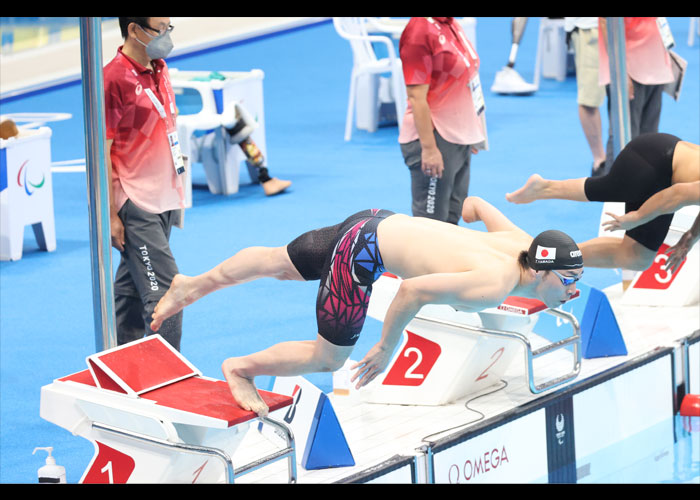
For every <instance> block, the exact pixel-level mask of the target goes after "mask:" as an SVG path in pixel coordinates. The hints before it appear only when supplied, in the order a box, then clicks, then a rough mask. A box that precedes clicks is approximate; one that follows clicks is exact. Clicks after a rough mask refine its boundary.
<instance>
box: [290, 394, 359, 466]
mask: <svg viewBox="0 0 700 500" xmlns="http://www.w3.org/2000/svg"><path fill="white" fill-rule="evenodd" d="M301 465H302V467H304V468H305V469H306V470H314V469H326V468H331V467H350V466H353V465H355V459H354V458H353V456H352V452H351V451H350V448H349V447H348V443H347V441H346V439H345V434H344V433H343V430H342V428H341V427H340V422H338V417H337V416H336V414H335V410H333V405H332V404H331V402H330V400H329V399H328V397H327V396H326V395H325V394H321V397H320V398H319V401H318V405H317V406H316V414H315V415H314V420H313V422H312V424H311V430H310V431H309V438H308V441H307V442H306V449H305V450H304V457H303V458H302V461H301Z"/></svg>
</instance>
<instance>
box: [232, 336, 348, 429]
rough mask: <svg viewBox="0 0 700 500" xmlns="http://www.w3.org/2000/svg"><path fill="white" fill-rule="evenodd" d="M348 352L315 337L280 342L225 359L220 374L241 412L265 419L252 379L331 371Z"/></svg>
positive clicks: (346, 357) (342, 347) (264, 409)
mask: <svg viewBox="0 0 700 500" xmlns="http://www.w3.org/2000/svg"><path fill="white" fill-rule="evenodd" d="M352 349H353V347H352V346H350V347H345V346H337V345H334V344H331V343H330V342H328V341H327V340H325V339H324V338H323V337H321V336H320V335H319V336H318V337H317V339H316V340H309V341H293V342H282V343H280V344H276V345H273V346H272V347H269V348H268V349H265V350H263V351H260V352H256V353H254V354H250V355H248V356H241V357H234V358H228V359H227V360H225V361H224V362H223V364H222V365H221V371H222V372H223V374H224V377H225V378H226V382H228V385H229V388H230V389H231V394H232V395H233V398H234V399H235V400H236V402H237V403H238V404H239V405H240V406H241V408H243V409H245V410H250V411H254V412H256V413H257V414H258V415H259V416H265V415H267V412H268V407H267V405H266V404H265V402H264V401H263V399H262V398H261V397H260V394H259V393H258V391H257V389H256V387H255V382H254V379H255V377H257V376H260V375H271V376H277V377H292V376H296V375H303V374H306V373H320V372H330V371H335V370H337V369H338V368H340V367H341V366H342V365H343V363H344V362H345V360H346V359H348V357H349V356H350V353H351V352H352Z"/></svg>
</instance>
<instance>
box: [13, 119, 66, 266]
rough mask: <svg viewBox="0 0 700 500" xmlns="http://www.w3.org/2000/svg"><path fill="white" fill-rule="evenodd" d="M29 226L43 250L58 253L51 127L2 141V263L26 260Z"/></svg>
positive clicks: (21, 133)
mask: <svg viewBox="0 0 700 500" xmlns="http://www.w3.org/2000/svg"><path fill="white" fill-rule="evenodd" d="M25 226H32V229H33V230H34V236H35V237H36V240H37V243H38V245H39V248H41V249H42V250H46V251H47V252H52V251H54V250H56V226H55V223H54V210H53V183H52V178H51V129H50V128H48V127H39V128H37V129H28V128H22V129H21V131H20V135H18V136H15V137H11V138H9V139H7V140H4V139H0V260H19V259H21V258H22V250H23V243H24V228H25Z"/></svg>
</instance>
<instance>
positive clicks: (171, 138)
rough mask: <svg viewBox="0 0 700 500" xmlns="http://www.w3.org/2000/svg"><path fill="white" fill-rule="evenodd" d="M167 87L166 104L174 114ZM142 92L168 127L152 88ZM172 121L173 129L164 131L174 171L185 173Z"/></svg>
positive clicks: (165, 116) (162, 108)
mask: <svg viewBox="0 0 700 500" xmlns="http://www.w3.org/2000/svg"><path fill="white" fill-rule="evenodd" d="M132 71H134V70H132ZM134 74H136V71H134ZM168 87H169V85H168V86H166V89H165V94H166V96H167V99H168V104H169V105H170V113H171V114H172V115H174V114H175V106H173V100H172V98H171V97H170V90H169V88H168ZM144 92H145V93H146V95H147V96H148V98H149V99H150V100H151V103H153V107H155V108H156V111H158V114H159V115H160V117H161V118H162V119H163V121H164V122H165V123H166V129H168V128H169V127H168V126H167V122H168V120H167V118H168V115H167V113H166V112H165V107H163V103H161V102H160V100H158V98H157V97H156V95H155V94H154V93H153V90H151V88H150V87H147V88H145V89H144ZM174 122H175V120H174V119H173V127H172V128H173V130H172V131H170V132H168V131H167V130H166V133H167V134H168V145H169V146H170V154H171V155H172V157H173V167H174V168H175V173H176V174H177V175H181V174H183V173H185V163H184V159H183V157H182V150H181V149H180V140H179V139H178V136H177V130H174V129H175V123H174Z"/></svg>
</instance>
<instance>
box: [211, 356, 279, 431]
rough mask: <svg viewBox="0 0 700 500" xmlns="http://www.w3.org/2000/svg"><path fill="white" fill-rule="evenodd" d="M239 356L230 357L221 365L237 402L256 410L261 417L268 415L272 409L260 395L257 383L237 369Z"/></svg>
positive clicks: (246, 408)
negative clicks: (240, 373) (256, 386)
mask: <svg viewBox="0 0 700 500" xmlns="http://www.w3.org/2000/svg"><path fill="white" fill-rule="evenodd" d="M236 361H237V358H229V359H227V360H226V361H224V362H223V364H222V365H221V371H222V372H223V373H224V377H225V378H226V382H228V386H229V389H231V394H232V395H233V399H235V400H236V403H238V405H239V406H240V407H241V408H243V409H244V410H248V411H254V412H255V413H257V414H258V416H260V417H266V416H267V414H268V412H269V411H270V409H269V408H268V406H267V405H266V404H265V402H264V401H263V399H262V398H261V397H260V394H259V393H258V390H257V389H256V388H255V384H254V383H253V381H252V380H251V379H249V378H246V377H243V376H241V375H239V374H238V371H237V363H236Z"/></svg>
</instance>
